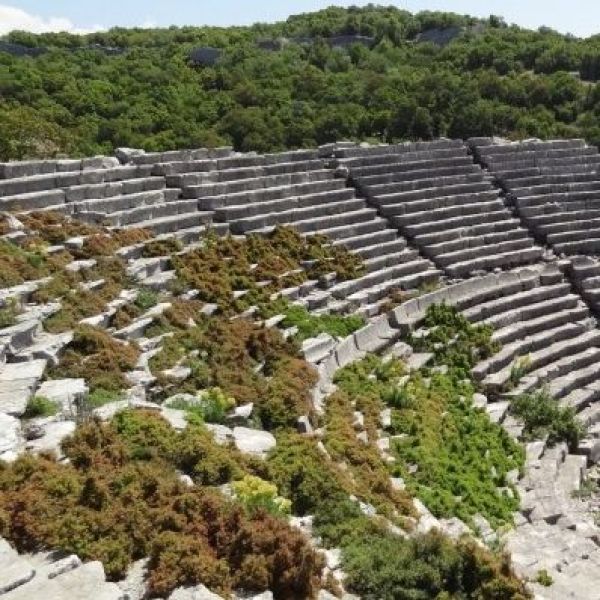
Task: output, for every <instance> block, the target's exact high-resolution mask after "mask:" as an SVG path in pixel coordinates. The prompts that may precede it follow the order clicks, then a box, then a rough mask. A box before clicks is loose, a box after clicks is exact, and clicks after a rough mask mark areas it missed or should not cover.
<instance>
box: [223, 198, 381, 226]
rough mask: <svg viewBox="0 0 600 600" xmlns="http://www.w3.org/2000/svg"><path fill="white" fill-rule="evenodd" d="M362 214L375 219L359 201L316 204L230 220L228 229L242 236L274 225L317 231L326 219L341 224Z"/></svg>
mask: <svg viewBox="0 0 600 600" xmlns="http://www.w3.org/2000/svg"><path fill="white" fill-rule="evenodd" d="M362 211H366V212H364V215H363V216H366V215H370V217H371V218H374V217H375V214H376V213H375V211H374V210H373V209H366V208H365V202H364V200H361V199H353V200H345V201H336V202H329V203H326V204H316V205H314V206H308V207H306V208H297V209H292V210H282V211H280V212H271V213H266V214H262V215H257V216H254V217H248V218H245V219H243V218H242V219H236V220H232V221H231V222H230V223H229V227H230V228H231V231H232V232H233V233H238V234H243V233H247V232H250V231H257V230H261V229H264V228H266V227H273V226H275V225H288V224H290V225H291V224H297V223H300V224H302V225H300V227H302V228H303V229H301V230H302V231H307V229H305V228H306V227H309V228H310V227H314V229H315V230H318V229H319V227H322V226H326V223H327V219H334V218H338V219H341V222H346V223H348V222H351V221H350V220H349V219H350V218H351V217H349V216H348V215H356V216H357V218H358V214H359V213H361V212H362Z"/></svg>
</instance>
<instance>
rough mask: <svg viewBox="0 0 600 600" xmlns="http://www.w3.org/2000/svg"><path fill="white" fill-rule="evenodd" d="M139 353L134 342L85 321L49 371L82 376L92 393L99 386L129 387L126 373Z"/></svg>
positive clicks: (110, 387) (115, 390)
mask: <svg viewBox="0 0 600 600" xmlns="http://www.w3.org/2000/svg"><path fill="white" fill-rule="evenodd" d="M139 353H140V352H139V349H138V348H137V347H136V346H135V345H134V344H132V343H126V342H119V341H117V340H115V339H114V338H112V337H111V336H110V335H109V334H108V333H106V332H105V331H103V330H102V329H97V328H95V327H90V326H88V325H84V326H80V327H77V328H76V329H75V331H74V334H73V341H72V342H71V343H70V344H69V345H68V346H67V348H66V349H65V351H64V353H63V355H62V357H61V359H60V363H59V364H58V366H56V367H53V368H51V369H50V371H49V374H50V375H51V376H52V377H57V378H60V377H83V378H84V379H85V381H86V383H87V385H88V386H89V388H90V391H91V392H92V393H93V392H94V391H95V390H97V389H102V390H105V391H107V392H117V391H118V390H120V389H123V388H125V387H128V384H127V380H126V378H125V374H126V373H127V372H128V371H131V370H133V368H134V367H135V364H136V362H137V359H138V357H139Z"/></svg>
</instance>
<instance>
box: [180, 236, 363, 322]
mask: <svg viewBox="0 0 600 600" xmlns="http://www.w3.org/2000/svg"><path fill="white" fill-rule="evenodd" d="M204 242H205V243H204V245H203V246H202V247H200V248H195V249H193V250H191V251H189V252H186V253H184V254H180V255H175V256H172V259H171V260H172V263H173V267H174V269H175V271H176V273H177V277H178V280H179V282H180V287H181V284H183V286H188V287H191V288H194V289H197V290H199V291H200V295H199V296H198V298H199V299H200V300H202V301H204V302H209V303H215V304H217V306H218V308H219V310H220V311H221V312H222V313H224V314H226V315H233V314H239V313H242V312H244V311H245V310H246V309H248V308H249V307H251V306H262V311H263V312H264V313H268V312H270V311H269V309H268V308H267V307H268V305H269V304H270V303H271V302H272V298H273V294H274V293H276V292H278V291H280V290H282V289H284V288H287V287H292V286H296V285H300V284H301V283H303V282H304V281H306V280H307V279H318V278H319V277H321V276H322V275H324V274H326V273H330V272H335V273H336V274H337V279H338V280H340V281H343V280H345V279H350V278H354V277H357V276H359V275H360V274H362V272H363V270H364V269H363V267H362V264H361V261H360V259H359V257H358V256H357V255H355V254H351V253H350V252H349V251H348V250H346V249H345V248H343V247H342V246H332V245H331V244H330V243H329V242H328V240H327V239H326V238H325V237H323V236H309V237H307V238H303V237H302V236H301V235H300V234H299V233H298V232H297V231H295V230H293V229H292V228H289V227H277V228H276V229H275V230H274V231H273V232H271V233H269V234H267V235H254V234H252V235H248V236H246V237H245V238H244V239H243V240H241V239H236V238H233V237H231V236H229V237H225V238H217V236H216V235H213V234H211V235H209V236H207V237H206V238H205V240H204ZM242 290H245V292H246V293H245V294H244V295H242V296H238V297H237V298H236V297H234V292H235V291H242Z"/></svg>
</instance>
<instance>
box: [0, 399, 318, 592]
mask: <svg viewBox="0 0 600 600" xmlns="http://www.w3.org/2000/svg"><path fill="white" fill-rule="evenodd" d="M63 448H64V452H65V455H66V456H67V457H68V458H69V464H64V463H63V464H59V463H57V462H56V461H55V460H54V459H53V458H50V457H47V456H40V457H34V456H32V455H24V456H21V457H20V458H19V459H17V460H16V461H15V462H14V463H13V464H11V465H7V464H3V463H0V535H2V536H3V537H6V538H7V539H9V540H10V541H12V542H13V543H14V544H15V545H16V546H17V548H18V549H19V550H20V551H34V550H38V549H41V548H56V549H60V550H63V551H65V552H67V553H76V554H78V555H79V556H80V557H81V558H82V559H84V560H92V559H95V560H101V561H102V562H103V563H104V566H105V569H106V573H107V575H108V576H109V577H110V578H111V579H116V578H118V577H121V576H123V575H124V573H125V570H126V568H127V566H128V565H129V564H130V563H131V562H132V561H133V560H137V559H139V558H142V557H145V556H149V557H150V561H149V564H148V589H149V593H150V595H151V596H161V597H165V596H166V595H168V594H169V593H170V591H171V590H172V589H173V588H175V587H177V586H181V585H193V584H195V583H204V584H205V585H207V586H208V587H210V588H211V589H213V590H215V591H217V592H219V593H222V594H228V593H230V592H231V591H232V590H233V589H238V588H243V589H248V590H254V591H259V592H260V591H263V590H266V589H270V590H272V591H273V593H274V595H275V597H276V598H292V597H302V598H308V597H311V595H312V594H313V592H314V591H315V590H316V589H317V587H318V583H319V574H320V571H321V568H322V564H323V560H322V558H320V557H319V556H318V555H317V554H316V552H315V551H314V550H313V549H312V548H311V546H310V544H309V542H308V540H307V539H306V538H305V537H304V536H303V535H302V534H301V533H300V532H299V531H298V530H295V529H293V528H291V527H290V526H289V525H288V524H287V523H286V522H285V521H284V520H282V519H280V518H278V517H276V516H273V515H272V514H270V513H269V512H268V511H266V510H264V508H262V507H261V506H259V505H258V504H255V503H253V502H252V501H249V502H250V504H251V509H247V508H246V507H245V506H244V504H243V503H240V502H236V501H231V500H227V499H226V498H225V497H224V496H223V495H222V494H220V493H219V492H218V491H213V490H211V489H210V488H208V487H206V486H211V485H218V484H221V483H224V482H228V481H231V480H232V479H233V478H239V477H241V475H242V474H243V471H242V469H243V468H244V467H243V465H244V459H243V458H242V457H241V456H240V455H238V454H237V453H236V452H235V451H234V450H232V449H230V448H224V447H220V446H218V445H216V444H215V442H214V441H213V439H212V436H211V434H209V433H208V432H206V431H204V430H203V429H202V428H201V427H198V426H190V427H188V428H187V429H186V430H185V431H184V432H182V433H177V432H175V431H174V430H173V429H172V428H171V427H170V426H169V425H168V424H167V423H166V422H165V421H163V420H162V418H161V417H160V416H157V415H155V414H152V413H145V412H143V411H138V412H122V413H119V414H118V415H117V416H116V417H115V418H114V420H113V422H112V423H110V424H105V425H102V424H99V423H97V422H93V421H92V422H89V423H87V424H84V425H81V426H80V427H79V428H78V430H77V431H76V432H75V434H74V435H73V436H72V437H71V438H68V439H67V440H66V441H65V442H64V444H63ZM176 470H180V471H182V472H184V473H186V474H188V475H190V476H191V477H193V478H194V480H195V481H196V482H197V483H198V484H199V486H195V487H187V486H186V485H185V484H184V483H182V482H181V481H180V479H179V476H178V474H177V471H176ZM240 493H242V494H243V492H242V491H240Z"/></svg>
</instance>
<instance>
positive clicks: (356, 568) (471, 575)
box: [313, 497, 531, 600]
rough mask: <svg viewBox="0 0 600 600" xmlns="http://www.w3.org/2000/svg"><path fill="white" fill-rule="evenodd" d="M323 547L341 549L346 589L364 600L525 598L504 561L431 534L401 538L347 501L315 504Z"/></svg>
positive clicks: (315, 524) (466, 543) (472, 546)
mask: <svg viewBox="0 0 600 600" xmlns="http://www.w3.org/2000/svg"><path fill="white" fill-rule="evenodd" d="M313 529H314V533H315V535H317V536H319V538H321V540H322V542H323V544H324V545H325V546H326V547H336V548H341V550H342V568H343V570H344V572H345V574H346V578H345V579H344V585H345V587H346V589H347V590H348V591H350V592H352V593H354V594H357V595H359V596H360V597H361V598H365V599H368V600H396V599H398V598H410V599H415V600H429V599H431V598H439V599H440V600H441V599H442V598H443V599H446V598H453V599H454V598H456V599H457V600H458V599H460V600H463V599H464V600H468V599H470V598H482V599H483V598H490V599H492V598H493V599H496V600H525V599H527V598H530V597H531V595H530V594H529V592H528V591H527V590H526V588H525V586H524V584H523V582H521V581H520V580H519V579H518V578H517V577H516V575H515V574H514V572H513V570H512V568H511V565H510V561H509V559H508V557H507V556H504V555H495V554H493V553H492V552H490V551H488V550H487V549H485V548H482V547H481V546H480V545H479V544H477V543H476V542H474V541H470V540H468V539H463V540H459V541H452V540H450V539H449V538H447V537H445V536H443V535H441V534H440V533H438V532H437V531H434V532H431V533H428V534H425V535H423V534H418V535H413V536H412V537H410V538H401V537H399V536H397V535H394V534H392V533H390V531H389V527H388V524H387V523H386V522H385V521H383V520H381V519H378V518H369V517H367V516H365V514H364V513H363V512H362V511H361V509H360V507H359V505H358V503H357V502H353V501H351V500H350V499H348V498H347V497H346V498H344V499H342V498H333V499H327V500H325V501H324V502H322V503H321V505H320V507H319V510H318V511H317V512H316V514H315V517H314V520H313Z"/></svg>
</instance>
